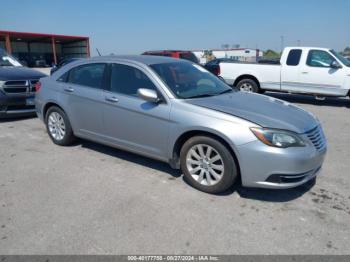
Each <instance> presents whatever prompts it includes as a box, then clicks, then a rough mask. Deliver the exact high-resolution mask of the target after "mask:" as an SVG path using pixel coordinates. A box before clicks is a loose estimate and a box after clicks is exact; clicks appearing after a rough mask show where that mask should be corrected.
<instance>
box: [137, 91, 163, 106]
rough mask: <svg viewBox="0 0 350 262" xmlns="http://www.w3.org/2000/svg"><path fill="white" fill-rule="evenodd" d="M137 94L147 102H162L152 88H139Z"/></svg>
mask: <svg viewBox="0 0 350 262" xmlns="http://www.w3.org/2000/svg"><path fill="white" fill-rule="evenodd" d="M137 95H138V96H139V97H140V98H142V99H143V100H145V101H147V102H151V103H159V102H160V99H159V97H158V94H157V92H156V91H154V90H152V89H146V88H140V89H138V90H137Z"/></svg>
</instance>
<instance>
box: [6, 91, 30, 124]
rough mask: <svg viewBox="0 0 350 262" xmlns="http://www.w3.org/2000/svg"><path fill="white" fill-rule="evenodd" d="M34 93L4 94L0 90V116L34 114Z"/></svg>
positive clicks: (9, 116)
mask: <svg viewBox="0 0 350 262" xmlns="http://www.w3.org/2000/svg"><path fill="white" fill-rule="evenodd" d="M31 100H32V101H34V94H16V95H6V94H4V93H3V92H1V91H0V118H11V117H19V116H35V106H34V104H28V103H27V101H31Z"/></svg>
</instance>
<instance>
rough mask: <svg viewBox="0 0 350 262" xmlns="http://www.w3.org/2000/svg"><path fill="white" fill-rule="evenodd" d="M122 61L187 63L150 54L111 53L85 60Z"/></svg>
mask: <svg viewBox="0 0 350 262" xmlns="http://www.w3.org/2000/svg"><path fill="white" fill-rule="evenodd" d="M89 60H90V61H99V62H102V61H112V62H113V61H115V62H118V61H124V62H138V63H141V64H145V65H153V64H164V63H174V62H176V63H188V62H187V61H186V60H181V59H176V58H172V57H165V56H152V55H113V56H97V57H93V58H90V59H87V61H89Z"/></svg>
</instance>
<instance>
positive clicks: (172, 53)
mask: <svg viewBox="0 0 350 262" xmlns="http://www.w3.org/2000/svg"><path fill="white" fill-rule="evenodd" d="M142 55H155V56H167V57H173V58H180V59H185V60H188V61H191V62H194V63H196V64H198V63H199V61H198V58H197V57H196V56H195V54H193V53H192V52H191V51H181V50H161V51H147V52H144V53H143V54H142Z"/></svg>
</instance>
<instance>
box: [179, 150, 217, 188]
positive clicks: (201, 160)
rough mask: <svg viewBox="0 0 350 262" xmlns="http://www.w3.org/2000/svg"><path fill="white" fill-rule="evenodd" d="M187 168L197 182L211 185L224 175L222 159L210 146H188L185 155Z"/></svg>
mask: <svg viewBox="0 0 350 262" xmlns="http://www.w3.org/2000/svg"><path fill="white" fill-rule="evenodd" d="M186 166H187V170H188V171H189V173H190V174H191V176H192V178H193V179H194V180H195V181H197V183H199V184H202V185H206V186H213V185H215V184H217V183H218V182H219V181H220V180H221V179H222V177H223V175H224V161H223V159H222V157H221V155H220V154H219V153H218V151H216V150H215V149H214V148H213V147H212V146H210V145H206V144H197V145H194V146H192V147H191V148H190V150H189V151H188V153H187V156H186Z"/></svg>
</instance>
